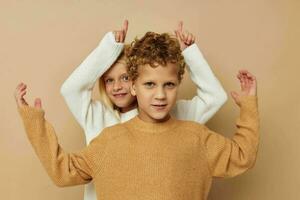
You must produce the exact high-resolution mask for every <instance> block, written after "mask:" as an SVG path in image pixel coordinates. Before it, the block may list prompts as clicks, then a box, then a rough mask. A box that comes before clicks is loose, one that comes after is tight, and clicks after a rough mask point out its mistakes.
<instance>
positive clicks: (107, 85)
mask: <svg viewBox="0 0 300 200" xmlns="http://www.w3.org/2000/svg"><path fill="white" fill-rule="evenodd" d="M111 90H112V86H111V85H110V84H105V91H106V93H107V94H109V93H110V92H111Z"/></svg>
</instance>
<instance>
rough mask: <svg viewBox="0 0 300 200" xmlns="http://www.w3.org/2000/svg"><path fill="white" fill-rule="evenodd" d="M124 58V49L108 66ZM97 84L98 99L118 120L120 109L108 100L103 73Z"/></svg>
mask: <svg viewBox="0 0 300 200" xmlns="http://www.w3.org/2000/svg"><path fill="white" fill-rule="evenodd" d="M125 58H126V57H125V53H124V51H122V52H121V54H120V55H119V57H118V58H117V60H116V61H115V62H114V63H113V64H112V65H111V66H110V67H113V66H114V65H115V64H116V63H118V62H120V61H121V60H125ZM122 63H125V62H122ZM98 84H99V85H98V86H99V96H100V101H101V102H102V103H103V104H104V106H105V107H106V108H108V109H109V110H110V111H111V112H113V113H114V114H115V115H116V117H117V118H118V119H119V120H120V109H119V108H118V107H117V106H115V105H114V104H113V102H112V101H111V100H110V98H109V97H108V95H107V93H106V89H105V83H104V76H103V75H102V76H101V77H100V78H99V81H98Z"/></svg>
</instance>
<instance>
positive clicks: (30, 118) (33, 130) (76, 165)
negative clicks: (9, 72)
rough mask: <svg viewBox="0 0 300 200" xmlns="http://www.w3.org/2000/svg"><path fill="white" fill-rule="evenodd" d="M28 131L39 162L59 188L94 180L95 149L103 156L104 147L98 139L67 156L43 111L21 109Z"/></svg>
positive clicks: (31, 108) (23, 107) (98, 154)
mask: <svg viewBox="0 0 300 200" xmlns="http://www.w3.org/2000/svg"><path fill="white" fill-rule="evenodd" d="M18 110H19V113H20V115H21V118H22V120H23V123H24V127H25V131H26V134H27V136H28V139H29V141H30V142H31V144H32V146H33V148H34V150H35V152H36V154H37V156H38V158H39V159H40V161H41V163H42V164H43V166H44V168H45V169H46V171H47V173H48V175H49V176H50V177H51V179H52V180H53V182H54V183H55V184H56V185H57V186H60V187H63V186H71V185H78V184H85V183H88V182H90V181H91V180H92V177H93V176H94V173H95V169H96V164H95V162H93V160H94V157H95V155H96V154H95V152H96V151H95V149H97V156H100V155H102V154H103V153H102V151H104V145H103V143H101V140H100V139H97V141H96V139H95V140H94V141H93V142H92V143H91V144H90V145H89V146H88V147H86V148H85V149H83V150H82V151H80V152H78V153H66V152H65V151H64V150H63V149H62V148H61V146H60V145H59V144H58V140H57V136H56V134H55V130H54V128H53V127H52V125H51V124H50V123H49V122H47V121H46V120H45V118H44V114H45V113H44V111H43V110H42V109H41V108H33V107H29V106H19V107H18Z"/></svg>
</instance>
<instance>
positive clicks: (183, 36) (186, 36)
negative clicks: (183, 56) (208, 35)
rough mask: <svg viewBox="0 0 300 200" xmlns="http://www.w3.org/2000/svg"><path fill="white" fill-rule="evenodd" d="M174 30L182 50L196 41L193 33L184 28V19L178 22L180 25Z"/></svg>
mask: <svg viewBox="0 0 300 200" xmlns="http://www.w3.org/2000/svg"><path fill="white" fill-rule="evenodd" d="M174 32H175V35H176V37H177V39H178V41H179V44H180V48H181V51H183V50H184V49H186V48H187V47H188V46H190V45H192V44H194V43H195V36H194V35H193V34H192V33H189V32H188V31H187V30H184V29H183V22H182V21H180V22H179V23H178V27H177V29H176V30H175V31H174Z"/></svg>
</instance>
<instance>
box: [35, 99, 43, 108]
mask: <svg viewBox="0 0 300 200" xmlns="http://www.w3.org/2000/svg"><path fill="white" fill-rule="evenodd" d="M34 107H35V108H42V101H41V99H40V98H36V99H35V100H34Z"/></svg>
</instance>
